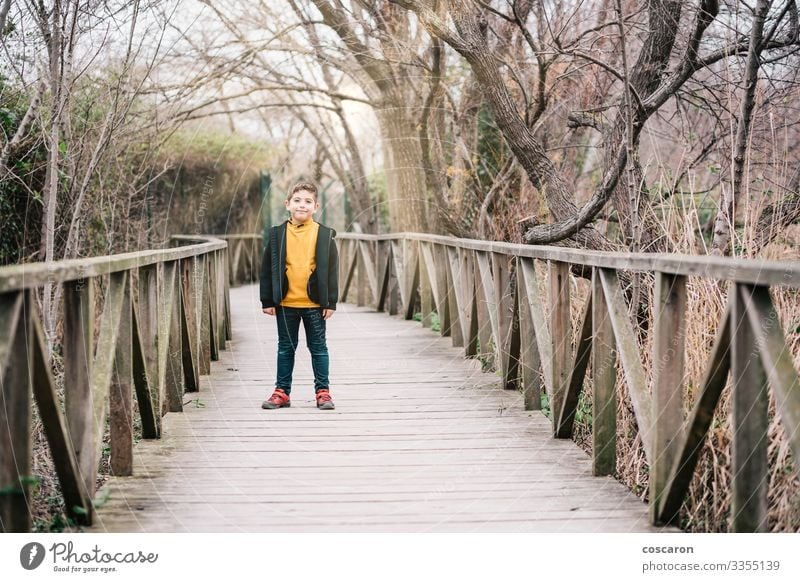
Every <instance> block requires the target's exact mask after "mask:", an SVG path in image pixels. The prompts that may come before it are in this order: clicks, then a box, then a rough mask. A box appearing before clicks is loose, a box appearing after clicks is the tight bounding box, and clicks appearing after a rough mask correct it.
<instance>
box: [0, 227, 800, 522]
mask: <svg viewBox="0 0 800 582" xmlns="http://www.w3.org/2000/svg"><path fill="white" fill-rule="evenodd" d="M338 238H339V246H340V255H341V260H340V288H341V295H342V296H343V297H345V298H346V299H347V300H350V301H352V300H354V301H355V305H350V304H348V305H342V308H341V309H340V310H339V311H338V312H337V314H336V316H335V317H334V318H333V319H332V320H331V321H330V324H329V338H330V339H329V346H330V349H331V353H332V369H331V378H332V393H333V395H334V398H335V400H336V403H337V409H336V410H335V411H333V412H324V411H318V410H317V409H316V408H315V407H314V405H313V396H312V392H313V391H312V389H311V385H310V379H311V374H310V370H309V367H308V364H307V363H306V359H305V358H302V357H299V358H298V370H297V373H296V375H295V377H296V380H295V385H294V390H293V401H294V403H293V407H292V408H291V409H283V410H277V411H263V410H261V409H260V406H259V405H260V402H261V401H262V400H263V398H264V397H265V396H266V395H267V394H268V392H270V391H271V388H272V381H273V378H274V367H273V366H274V359H275V346H274V342H275V338H274V336H275V333H274V322H273V320H270V319H269V318H267V316H264V315H262V314H261V313H260V308H259V307H260V306H259V302H258V290H257V285H254V284H252V282H253V281H255V280H256V279H257V271H258V260H259V254H260V252H259V251H260V248H261V242H260V239H259V238H258V237H248V236H230V237H219V238H210V237H206V238H200V239H198V238H197V237H194V238H190V237H175V243H176V245H181V246H176V247H175V248H171V249H165V250H158V251H148V252H141V253H131V254H127V255H116V256H112V257H100V258H94V259H86V260H79V261H71V262H64V263H57V264H54V265H24V266H14V267H5V268H2V269H0V334H1V335H0V381H2V397H3V401H2V406H0V455H2V457H0V526H1V527H2V530H3V531H26V530H28V529H30V527H31V522H30V511H29V506H28V504H29V500H30V488H31V484H32V481H33V475H32V474H31V473H32V471H31V418H32V412H31V411H32V408H33V402H34V401H35V403H36V408H37V410H38V415H39V418H41V422H42V425H43V426H44V429H45V432H46V435H47V439H48V442H49V446H50V450H51V453H52V456H53V460H54V463H55V467H56V470H57V473H58V478H59V482H60V485H61V489H62V492H63V495H64V499H65V502H66V506H67V508H68V510H69V512H70V515H71V516H72V517H73V519H75V520H76V521H77V522H79V523H83V524H85V525H86V526H87V527H89V528H90V529H91V531H223V530H225V531H320V530H322V531H368V530H378V531H658V530H660V529H661V528H662V527H663V526H665V525H669V524H672V523H674V521H675V519H676V516H677V513H678V511H679V509H680V507H681V504H682V503H683V499H684V497H685V494H686V491H687V488H688V485H689V481H690V479H691V477H692V474H693V471H694V469H695V465H696V462H697V456H698V454H699V451H700V447H701V444H702V442H703V439H704V438H705V435H706V433H707V431H708V428H709V425H710V423H711V420H712V415H713V411H714V409H715V407H716V405H717V402H718V401H719V399H720V395H721V393H722V390H723V389H724V387H725V385H726V383H727V380H728V376H729V375H730V377H731V380H732V381H731V386H732V388H731V389H732V398H733V431H732V432H733V438H734V442H733V457H732V462H733V466H732V482H733V507H732V523H731V527H732V529H733V530H734V531H762V530H764V529H765V528H766V524H767V519H766V516H767V510H768V507H767V491H766V487H767V479H766V476H767V448H766V447H767V438H766V435H767V420H768V410H767V389H768V387H769V388H771V389H772V391H773V393H774V396H775V401H776V403H777V410H778V414H779V415H780V418H781V421H782V423H783V425H784V428H785V430H786V434H787V435H789V436H788V438H789V444H790V446H791V448H792V452H793V455H794V458H795V459H798V458H800V456H798V455H800V430H798V429H799V428H800V384H799V383H798V376H797V372H796V370H795V369H794V367H793V363H792V358H791V354H790V353H789V351H788V349H787V348H786V343H785V338H784V337H783V334H782V331H781V329H782V328H781V325H780V322H778V320H777V315H776V311H775V308H774V306H773V303H772V299H771V295H770V287H772V286H785V287H792V288H797V287H800V265H798V264H797V263H770V262H747V261H737V260H732V259H714V258H709V257H687V256H677V255H672V256H660V255H613V254H605V253H596V252H587V251H577V250H569V249H563V248H553V247H532V246H521V245H510V244H503V243H487V242H480V241H474V240H463V239H452V238H446V237H438V236H432V235H409V234H406V235H391V236H389V235H386V236H368V235H354V234H345V235H339V237H338ZM223 239H227V240H223ZM570 269H572V270H579V271H580V272H581V274H582V275H583V276H584V277H585V278H588V279H589V281H590V283H589V293H588V295H587V294H586V293H584V295H586V299H585V300H584V301H583V306H582V308H581V309H580V310H577V311H579V312H580V314H581V315H580V318H579V320H578V323H577V325H576V326H573V325H572V318H571V315H570V314H571V311H572V307H571V303H576V302H577V299H578V295H579V293H578V292H577V291H578V285H576V284H575V283H574V280H572V278H571V276H570ZM643 276H653V277H655V293H654V302H655V303H654V305H653V308H654V319H653V321H654V326H653V328H652V329H651V330H649V331H648V332H647V333H646V334H645V332H644V331H643V330H640V329H637V328H636V327H635V326H634V325H633V323H632V321H633V319H632V318H631V316H630V315H629V306H628V301H627V299H626V292H625V291H624V286H625V283H628V282H632V283H633V287H634V288H635V287H636V281H637V278H638V277H643ZM689 276H698V277H703V278H707V279H709V280H714V281H717V280H718V281H723V282H724V281H730V282H731V283H730V285H729V286H728V304H727V308H726V310H725V312H724V314H723V315H722V316H721V318H720V322H719V328H718V331H717V336H716V339H715V340H714V344H713V348H712V350H711V355H710V357H709V361H708V366H707V373H706V375H705V378H704V379H703V381H702V383H701V385H700V386H699V387H696V388H695V392H696V394H697V396H696V398H695V399H694V405H693V407H692V409H691V410H690V411H689V413H688V415H685V414H684V411H683V392H684V390H685V389H686V387H685V386H684V383H685V371H684V343H685V342H684V339H685V334H686V317H687V314H686V305H687V296H686V281H687V277H689ZM48 281H50V282H52V283H61V284H63V286H64V287H63V296H64V303H63V340H62V349H61V352H60V355H61V356H62V357H63V367H64V380H63V386H64V389H63V406H62V404H61V402H62V398H61V395H60V394H59V392H58V390H57V388H56V382H55V380H54V378H53V374H52V371H51V367H50V365H49V363H48V362H47V357H46V355H45V354H46V348H45V345H44V337H43V332H42V325H41V318H40V315H39V312H38V307H37V302H36V299H35V290H36V288H37V287H41V286H42V285H44V284H45V283H47V282H48ZM571 281H573V282H571ZM621 281H622V282H621ZM545 283H546V284H545ZM378 312H383V313H378ZM415 313H421V317H422V325H421V326H420V325H419V324H415V323H413V322H410V321H407V320H410V319H413V317H414V315H415ZM392 315H400V316H401V317H391V316H392ZM95 320H96V321H97V322H98V325H97V326H96V329H95ZM434 327H438V331H439V335H438V336H437V335H436V334H434V333H433V332H432V331H431V329H428V328H434ZM573 327H574V329H573ZM645 335H646V336H647V337H643V336H645ZM642 339H644V340H645V341H644V342H643V341H642ZM649 344H652V349H651V350H643V349H641V348H640V347H639V346H640V345H649ZM301 353H302V348H301ZM464 356H467V358H466V359H465V358H464ZM645 358H651V360H652V362H653V363H654V364H653V366H652V367H653V374H652V378H648V377H647V374H646V373H645V366H644V364H643V360H644V359H645ZM617 361H619V364H620V366H619V368H620V370H621V373H620V374H618V373H617V366H616V362H617ZM589 369H590V370H591V378H586V376H587V370H589ZM493 370H496V372H495V371H493ZM618 375H619V376H620V377H621V379H622V383H623V384H624V386H625V388H626V389H627V393H628V394H629V395H630V402H631V405H632V408H633V411H634V414H635V420H636V425H637V426H638V431H639V437H640V439H641V443H642V446H643V449H644V452H645V455H646V457H647V461H648V465H649V470H650V495H649V498H650V500H651V501H650V503H649V507H648V506H646V505H644V504H643V503H641V502H640V501H638V500H637V499H636V497H635V496H634V495H633V494H632V493H630V492H628V491H627V490H626V489H625V488H624V487H623V486H622V485H620V484H619V483H617V482H616V481H614V480H613V479H612V478H611V477H609V476H608V475H611V474H613V472H614V470H615V465H616V457H615V451H616V438H617V409H618V406H617V398H618V389H619V388H620V382H618ZM585 380H591V382H587V383H588V384H590V385H591V387H592V390H591V417H592V442H591V450H592V453H591V456H587V455H586V454H585V453H584V452H583V451H581V450H580V449H579V448H578V447H577V446H576V445H575V444H574V443H573V442H572V441H571V440H570V439H569V437H570V436H571V435H572V431H573V427H574V422H575V415H576V411H577V407H578V401H579V396H580V393H581V390H582V389H583V386H584V383H585ZM543 394H544V395H545V397H544V398H543V397H542V395H543ZM134 395H135V401H134ZM543 402H544V403H545V404H546V406H547V408H548V410H549V416H550V418H551V419H552V420H550V419H548V418H547V417H546V416H545V415H543V414H542V413H541V412H540V411H539V409H540V408H541V405H542V403H543ZM139 433H140V434H141V438H142V441H141V442H139V443H138V444H136V445H135V446H134V440H136V439H137V438H138V436H139ZM554 436H555V437H557V438H555V439H554V438H552V437H554ZM104 450H105V452H107V453H109V454H110V466H111V470H112V473H113V474H114V477H112V478H111V479H110V481H109V482H108V483H107V484H106V485H105V487H103V488H102V489H101V490H100V491H99V492H97V493H96V492H95V489H96V487H95V484H96V478H97V467H98V462H99V460H100V458H101V455H102V454H103V451H104Z"/></svg>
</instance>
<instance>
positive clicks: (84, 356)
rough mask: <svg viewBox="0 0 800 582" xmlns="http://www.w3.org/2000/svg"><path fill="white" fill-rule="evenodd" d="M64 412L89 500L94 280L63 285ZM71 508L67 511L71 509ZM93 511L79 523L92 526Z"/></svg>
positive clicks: (92, 487)
mask: <svg viewBox="0 0 800 582" xmlns="http://www.w3.org/2000/svg"><path fill="white" fill-rule="evenodd" d="M63 354H64V409H65V411H66V417H67V426H68V427H69V435H70V438H71V439H72V446H73V448H74V450H75V456H76V458H77V461H78V471H79V473H80V481H81V484H82V486H83V487H84V489H85V491H86V497H88V498H89V499H92V498H94V490H95V480H96V478H97V466H96V464H95V443H94V402H93V395H92V382H91V378H92V361H93V360H94V285H93V281H92V280H91V279H78V280H77V281H68V282H66V283H64V352H63ZM69 509H71V508H68V510H69ZM92 513H93V511H92V508H91V506H90V507H89V508H88V511H87V514H86V515H78V516H76V517H77V518H78V520H79V521H81V522H84V523H87V524H91V523H92V517H93V516H92Z"/></svg>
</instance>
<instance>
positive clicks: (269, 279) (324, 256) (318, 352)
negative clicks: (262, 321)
mask: <svg viewBox="0 0 800 582" xmlns="http://www.w3.org/2000/svg"><path fill="white" fill-rule="evenodd" d="M284 204H285V205H286V209H287V210H288V211H289V213H290V215H291V217H290V218H289V220H287V221H285V222H284V223H283V224H280V225H278V226H273V227H272V228H270V229H269V237H268V239H267V244H266V248H265V249H264V256H263V258H262V261H261V307H262V311H263V312H264V313H266V314H267V315H274V316H276V319H277V323H278V378H277V381H276V382H275V391H274V392H273V394H272V396H270V397H269V399H267V400H266V401H264V403H263V404H262V405H261V408H266V409H274V408H284V407H289V406H291V402H290V399H289V394H290V392H291V391H292V371H293V370H294V354H295V350H297V336H298V331H299V329H300V322H301V321H302V322H303V328H304V329H305V332H306V343H307V345H308V349H309V351H310V352H311V367H312V368H313V370H314V392H315V393H316V399H317V408H319V409H321V410H333V409H334V406H333V400H332V399H331V395H330V387H329V385H328V346H327V344H326V343H325V322H326V321H327V320H328V319H330V318H331V316H333V313H334V311H335V310H336V302H337V300H338V298H339V255H338V252H337V250H336V244H335V243H334V242H333V237H334V236H336V231H335V230H333V229H332V228H328V227H327V226H325V225H323V224H320V223H318V222H314V220H313V216H314V213H315V212H316V211H317V210H318V209H319V202H318V201H317V187H316V186H314V184H310V183H308V182H300V183H298V184H295V185H294V186H292V188H291V190H290V191H289V196H288V198H287V199H286V201H285V202H284Z"/></svg>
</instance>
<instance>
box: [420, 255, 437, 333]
mask: <svg viewBox="0 0 800 582" xmlns="http://www.w3.org/2000/svg"><path fill="white" fill-rule="evenodd" d="M418 248H419V255H420V256H419V259H418V261H419V302H420V315H421V317H422V319H421V323H422V327H431V326H432V325H433V311H434V308H435V307H434V306H435V302H436V299H435V291H434V289H433V286H434V282H433V281H432V278H433V277H434V276H435V272H434V270H433V269H434V267H433V264H432V263H433V259H432V258H430V257H429V255H430V253H429V252H426V251H427V250H428V249H427V245H426V244H424V243H421V244H420V245H419V247H418ZM429 258H430V262H429Z"/></svg>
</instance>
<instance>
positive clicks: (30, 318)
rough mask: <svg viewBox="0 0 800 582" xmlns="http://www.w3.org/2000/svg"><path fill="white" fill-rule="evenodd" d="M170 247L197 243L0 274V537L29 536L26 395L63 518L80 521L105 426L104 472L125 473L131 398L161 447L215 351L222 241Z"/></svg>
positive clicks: (148, 435) (129, 463)
mask: <svg viewBox="0 0 800 582" xmlns="http://www.w3.org/2000/svg"><path fill="white" fill-rule="evenodd" d="M173 240H175V241H176V242H182V243H187V242H188V243H196V244H190V245H188V246H181V247H177V248H170V249H161V250H147V251H139V252H132V253H124V254H119V255H109V256H103V257H92V258H87V259H77V260H72V261H60V262H54V263H48V264H42V263H33V264H25V265H14V266H9V267H2V268H0V391H1V392H2V394H0V395H1V396H2V400H0V403H2V406H0V531H29V530H30V528H31V511H30V510H29V508H28V503H29V500H30V498H31V497H30V494H31V485H32V483H33V482H34V480H35V479H34V477H33V476H32V475H31V453H32V451H31V426H30V425H31V413H32V405H33V401H32V399H31V395H33V397H34V398H35V402H36V405H37V408H38V410H39V415H40V417H41V420H42V425H43V427H44V431H45V434H46V437H47V440H48V443H49V446H50V450H51V453H52V457H53V462H54V466H55V470H56V473H57V475H58V480H59V484H60V486H61V491H62V493H63V496H64V501H65V505H66V509H67V514H68V516H69V517H70V518H72V519H73V520H74V521H76V522H78V523H83V524H91V523H92V520H93V518H94V506H93V498H94V495H95V479H96V475H97V467H98V462H99V460H100V458H101V453H102V447H103V443H102V439H103V434H104V431H105V430H106V423H108V427H109V430H110V465H111V471H112V473H113V474H114V475H118V476H125V475H131V474H132V473H133V422H132V418H133V402H132V395H133V393H134V392H135V394H136V398H137V402H138V411H139V417H140V420H141V425H142V437H143V438H145V439H152V438H161V437H162V436H163V424H162V417H163V416H164V415H165V414H166V413H167V412H179V411H181V410H182V407H183V394H184V392H194V391H198V390H199V389H200V376H201V375H202V374H208V373H209V372H210V362H211V361H212V360H216V359H218V357H219V351H220V350H223V349H225V341H226V340H227V339H230V338H231V328H230V301H229V285H230V282H229V280H228V277H227V270H228V267H227V265H228V263H229V260H228V256H227V253H228V252H229V248H228V243H227V242H226V241H224V240H221V239H220V238H217V237H213V236H176V237H173ZM47 283H52V284H54V285H61V286H63V289H62V294H63V304H62V305H61V306H58V308H59V309H60V314H61V320H62V322H63V324H62V326H61V328H62V337H61V346H60V352H61V356H62V359H63V366H64V382H63V403H62V398H61V397H59V392H58V390H57V386H56V383H55V381H54V378H53V374H52V370H51V366H50V362H49V360H50V358H49V354H48V350H47V348H46V346H45V335H44V332H43V323H42V316H41V314H40V313H39V307H38V299H37V296H36V294H37V292H38V291H37V288H38V287H42V286H44V285H46V284H47ZM98 311H100V312H101V315H100V316H99V318H97V320H96V321H95V319H96V318H95V314H96V313H97V312H98ZM95 327H97V328H98V329H97V333H95ZM62 404H63V406H62ZM107 409H108V410H109V412H108V413H107V412H106V411H107ZM107 416H108V418H107Z"/></svg>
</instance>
